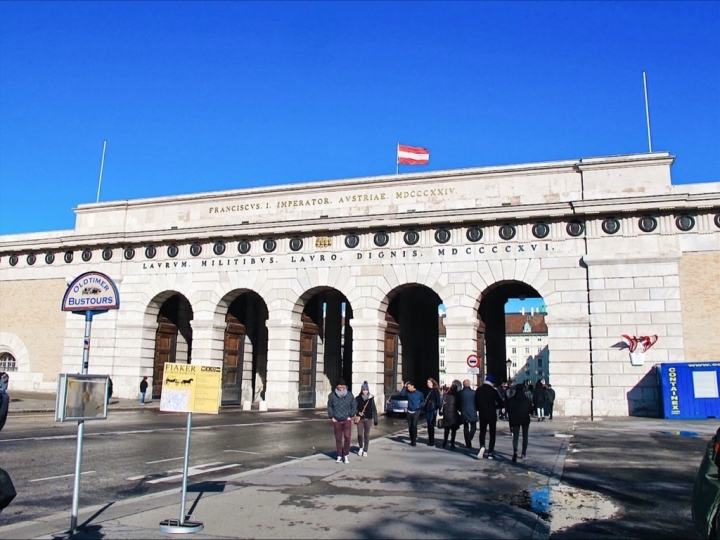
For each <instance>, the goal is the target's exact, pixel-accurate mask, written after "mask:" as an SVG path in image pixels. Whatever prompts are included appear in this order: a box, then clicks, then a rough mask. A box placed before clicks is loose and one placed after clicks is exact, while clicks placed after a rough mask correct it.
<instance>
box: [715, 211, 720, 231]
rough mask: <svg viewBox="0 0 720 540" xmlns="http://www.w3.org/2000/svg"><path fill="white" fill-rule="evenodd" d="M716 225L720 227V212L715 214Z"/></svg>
mask: <svg viewBox="0 0 720 540" xmlns="http://www.w3.org/2000/svg"><path fill="white" fill-rule="evenodd" d="M714 221H715V226H716V227H717V228H718V229H720V214H715V219H714Z"/></svg>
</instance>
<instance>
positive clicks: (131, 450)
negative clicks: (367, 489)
mask: <svg viewBox="0 0 720 540" xmlns="http://www.w3.org/2000/svg"><path fill="white" fill-rule="evenodd" d="M186 422H187V415H184V414H171V413H160V412H158V411H155V410H152V411H151V410H145V411H137V412H117V413H113V414H111V415H110V416H109V418H108V419H107V420H105V421H96V422H86V424H85V425H86V428H85V439H84V440H85V442H84V448H83V462H82V471H83V475H82V484H81V498H80V504H81V506H87V505H91V504H95V503H97V502H100V501H112V500H116V501H117V500H122V499H126V498H128V497H135V496H138V495H145V494H150V493H155V492H160V491H164V490H167V489H169V488H172V487H174V486H180V485H181V480H182V475H181V472H182V471H181V470H182V465H183V459H182V457H183V455H184V448H185V434H186V429H185V426H186ZM405 425H406V424H405V422H404V420H403V419H400V418H392V419H385V418H382V419H381V423H380V425H379V426H378V427H377V428H375V429H374V430H373V435H374V436H381V435H384V434H387V433H389V432H392V431H397V430H398V429H402V427H403V426H405ZM76 441H77V424H76V423H66V424H58V423H55V422H53V418H52V416H51V415H30V414H28V415H17V416H15V417H13V418H12V421H11V422H9V423H8V425H7V426H6V427H5V429H3V431H2V433H0V456H1V457H0V463H1V464H2V467H3V468H4V469H6V470H7V471H8V472H10V474H11V476H12V479H13V482H14V484H15V486H16V489H17V491H18V493H19V494H18V497H17V498H16V499H15V501H13V503H12V506H11V507H9V508H8V509H7V510H6V511H5V512H3V513H2V514H0V526H1V525H8V524H11V523H15V522H17V521H21V520H29V519H35V518H39V517H42V516H46V515H48V514H50V513H53V512H57V511H62V510H67V509H69V508H71V506H72V491H73V479H74V470H75V448H76ZM331 451H334V439H333V435H332V430H331V428H330V426H329V421H328V420H327V415H326V413H325V412H324V411H314V410H312V411H310V410H306V411H290V412H279V413H276V412H269V413H257V412H247V411H232V412H223V413H221V414H219V415H197V414H196V415H193V430H192V436H191V451H190V467H191V469H190V473H189V474H190V475H191V476H192V478H191V479H190V481H191V482H197V481H205V480H213V479H216V478H221V477H224V476H227V475H228V474H232V473H237V472H241V471H245V470H251V469H257V468H262V467H267V466H269V465H274V464H277V463H280V462H283V461H289V460H290V459H293V458H297V457H304V456H308V455H310V454H314V453H317V452H331Z"/></svg>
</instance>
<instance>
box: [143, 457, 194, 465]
mask: <svg viewBox="0 0 720 540" xmlns="http://www.w3.org/2000/svg"><path fill="white" fill-rule="evenodd" d="M178 459H185V456H180V457H171V458H168V459H158V460H157V461H146V462H145V465H152V464H153V463H165V462H166V461H177V460H178Z"/></svg>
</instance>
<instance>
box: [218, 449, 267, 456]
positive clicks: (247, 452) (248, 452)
mask: <svg viewBox="0 0 720 540" xmlns="http://www.w3.org/2000/svg"><path fill="white" fill-rule="evenodd" d="M223 452H238V453H239V454H253V455H255V456H259V455H260V452H250V451H248V450H223Z"/></svg>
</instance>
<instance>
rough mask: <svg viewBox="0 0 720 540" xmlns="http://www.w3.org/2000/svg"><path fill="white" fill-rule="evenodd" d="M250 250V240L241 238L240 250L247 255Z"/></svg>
mask: <svg viewBox="0 0 720 540" xmlns="http://www.w3.org/2000/svg"><path fill="white" fill-rule="evenodd" d="M248 251H250V242H248V241H247V240H240V241H239V242H238V252H240V253H242V254H243V255H245V254H246V253H247V252H248Z"/></svg>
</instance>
